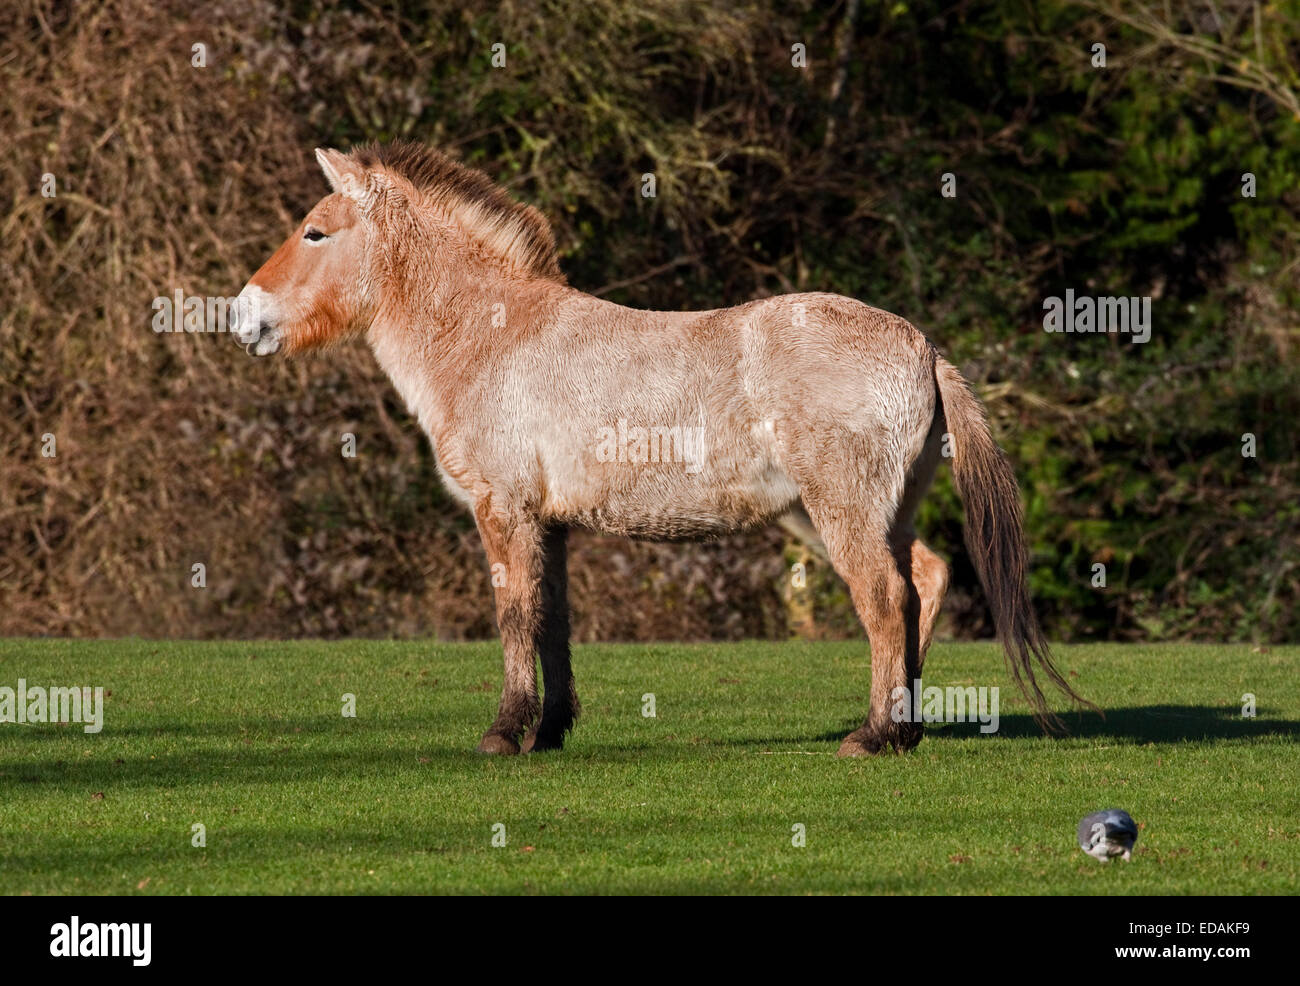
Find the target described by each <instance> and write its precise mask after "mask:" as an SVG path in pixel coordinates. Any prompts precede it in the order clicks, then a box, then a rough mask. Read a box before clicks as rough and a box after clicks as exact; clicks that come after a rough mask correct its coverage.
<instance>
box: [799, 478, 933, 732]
mask: <svg viewBox="0 0 1300 986" xmlns="http://www.w3.org/2000/svg"><path fill="white" fill-rule="evenodd" d="M859 461H861V460H859ZM900 472H901V470H900ZM863 478H864V479H866V480H868V481H867V482H866V483H853V482H846V483H845V484H843V487H842V488H841V487H840V484H838V483H833V484H830V485H827V484H826V483H825V481H824V480H823V483H821V484H819V485H818V486H817V487H816V488H813V489H806V490H805V491H804V505H805V506H806V507H807V508H808V513H809V516H810V517H812V520H813V523H815V524H816V525H817V530H818V531H819V532H820V533H821V536H822V540H823V541H825V542H826V550H827V552H828V553H829V554H830V558H831V564H832V565H833V566H834V567H835V571H837V572H838V573H839V574H840V577H841V578H843V579H844V581H845V582H846V583H848V586H849V592H850V594H851V595H852V597H853V605H854V607H855V608H856V609H857V612H858V618H859V619H860V620H861V621H862V625H863V626H864V627H865V628H866V631H867V637H868V639H869V640H870V641H871V710H870V712H869V713H868V715H867V719H866V721H865V722H864V723H863V724H862V726H861V727H860V728H859V729H856V730H854V731H853V732H852V733H850V734H849V735H848V736H847V737H846V738H845V740H844V743H843V744H842V745H841V746H840V755H841V756H861V755H863V754H868V753H878V752H880V751H881V750H883V749H886V748H889V747H892V748H893V749H895V750H899V751H903V750H910V749H912V747H914V746H916V744H917V743H919V742H920V741H921V735H922V727H921V724H920V723H912V722H895V721H894V718H893V717H892V716H891V715H890V711H891V709H892V708H893V707H894V705H895V703H896V699H895V698H894V697H893V696H894V693H895V689H898V688H908V689H910V688H911V686H912V680H913V678H914V677H915V676H916V674H917V673H918V672H919V662H918V647H919V634H918V621H917V612H918V609H919V605H918V602H917V593H916V592H915V590H914V589H913V587H912V583H911V578H910V575H911V573H910V571H908V573H907V574H906V575H904V570H903V569H902V568H901V566H900V565H899V559H898V557H897V556H896V552H895V548H896V544H895V541H894V538H893V536H892V534H893V530H894V521H895V517H894V515H895V514H896V512H897V509H898V506H897V505H898V502H899V500H901V494H902V490H901V486H902V477H901V475H900V476H899V477H897V480H896V481H895V482H894V483H890V482H889V481H888V479H887V478H886V477H885V476H884V475H881V476H879V477H877V478H872V477H863ZM863 489H869V490H875V491H879V492H878V495H873V496H872V497H870V498H869V502H861V501H862V500H863V499H865V498H862V497H861V496H860V494H861V491H862V490H863ZM854 493H858V494H859V496H858V497H854V496H853V494H854ZM909 617H910V618H909ZM906 706H907V707H908V708H909V709H910V707H911V703H910V702H908V703H906Z"/></svg>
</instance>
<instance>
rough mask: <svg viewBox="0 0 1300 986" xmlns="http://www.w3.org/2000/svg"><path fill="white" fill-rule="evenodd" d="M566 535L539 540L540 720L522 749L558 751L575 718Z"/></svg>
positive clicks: (557, 532)
mask: <svg viewBox="0 0 1300 986" xmlns="http://www.w3.org/2000/svg"><path fill="white" fill-rule="evenodd" d="M567 541H568V531H567V530H565V529H564V528H556V529H552V530H548V531H547V532H546V534H545V536H544V537H543V539H542V554H543V564H542V617H541V622H540V625H539V627H538V634H537V649H538V652H539V653H540V654H541V657H542V682H543V685H544V688H545V692H544V696H543V699H542V718H541V720H540V721H539V722H538V723H537V725H536V726H534V727H533V729H532V731H531V732H530V733H529V734H528V736H527V737H526V738H525V739H524V744H523V749H524V751H525V752H528V751H530V750H537V751H541V750H558V749H560V748H561V747H562V746H563V745H564V734H565V733H566V732H568V731H569V730H570V729H571V728H572V727H573V721H574V719H576V718H577V716H578V693H577V690H576V688H575V687H574V683H573V670H572V668H571V666H570V663H569V598H568V551H567Z"/></svg>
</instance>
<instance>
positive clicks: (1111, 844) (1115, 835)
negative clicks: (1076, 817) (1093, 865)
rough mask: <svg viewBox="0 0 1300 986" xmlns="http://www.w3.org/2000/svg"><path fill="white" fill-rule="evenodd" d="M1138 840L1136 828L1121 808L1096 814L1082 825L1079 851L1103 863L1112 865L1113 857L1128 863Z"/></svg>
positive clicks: (1080, 826) (1080, 827) (1087, 818)
mask: <svg viewBox="0 0 1300 986" xmlns="http://www.w3.org/2000/svg"><path fill="white" fill-rule="evenodd" d="M1137 837H1138V828H1137V825H1136V824H1135V823H1134V821H1133V819H1132V817H1131V816H1130V815H1129V813H1128V812H1126V811H1121V810H1120V809H1119V808H1107V809H1106V810H1105V811H1097V812H1093V813H1092V814H1091V815H1089V816H1087V817H1086V818H1085V819H1083V821H1081V822H1080V823H1079V848H1080V849H1082V850H1083V851H1084V852H1086V853H1087V854H1088V855H1089V856H1091V857H1093V858H1094V859H1099V860H1101V861H1102V862H1103V863H1109V862H1110V859H1111V857H1112V856H1118V857H1120V858H1121V859H1122V860H1124V862H1126V863H1127V862H1128V861H1129V858H1130V857H1131V856H1132V853H1133V843H1135V842H1137Z"/></svg>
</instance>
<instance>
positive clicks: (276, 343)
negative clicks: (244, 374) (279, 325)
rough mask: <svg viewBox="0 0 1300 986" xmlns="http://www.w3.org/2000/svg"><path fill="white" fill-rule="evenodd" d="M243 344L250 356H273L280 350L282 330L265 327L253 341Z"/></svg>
mask: <svg viewBox="0 0 1300 986" xmlns="http://www.w3.org/2000/svg"><path fill="white" fill-rule="evenodd" d="M241 345H243V347H244V352H246V353H247V354H248V355H249V356H271V355H273V354H274V353H277V352H279V350H280V330H279V329H274V328H265V329H263V331H262V332H260V333H258V337H257V338H256V339H254V340H253V341H252V342H246V343H242V344H241Z"/></svg>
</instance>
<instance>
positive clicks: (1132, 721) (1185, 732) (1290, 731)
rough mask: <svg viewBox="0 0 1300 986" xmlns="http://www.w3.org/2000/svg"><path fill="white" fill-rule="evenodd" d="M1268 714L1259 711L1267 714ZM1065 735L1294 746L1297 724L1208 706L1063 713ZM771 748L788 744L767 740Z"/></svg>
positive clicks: (974, 726) (974, 731)
mask: <svg viewBox="0 0 1300 986" xmlns="http://www.w3.org/2000/svg"><path fill="white" fill-rule="evenodd" d="M1265 711H1267V710H1261V712H1265ZM1061 721H1062V722H1064V723H1065V728H1066V730H1067V732H1066V734H1065V735H1064V736H1062V737H1060V738H1061V739H1067V740H1068V739H1093V738H1106V739H1114V740H1119V741H1122V742H1128V743H1178V742H1185V741H1201V742H1204V741H1216V740H1241V739H1250V738H1252V737H1255V736H1281V737H1285V738H1286V739H1288V740H1290V741H1291V742H1295V741H1296V738H1297V737H1298V736H1300V722H1296V721H1293V720H1288V719H1277V718H1265V717H1264V716H1263V715H1260V716H1257V717H1255V718H1253V719H1247V718H1244V717H1243V716H1242V715H1241V712H1240V711H1239V710H1238V709H1236V708H1226V707H1217V708H1216V707H1214V706H1208V705H1140V706H1134V707H1131V708H1124V709H1107V710H1106V717H1105V718H1104V719H1103V718H1102V717H1101V716H1099V715H1097V713H1095V712H1084V713H1078V714H1076V713H1064V714H1062V715H1061ZM859 725H861V723H857V722H851V723H847V724H846V727H845V728H844V729H843V730H842V731H841V730H835V731H834V732H829V733H823V734H821V735H819V736H804V737H792V738H790V739H789V740H788V742H796V743H797V742H809V741H817V742H827V743H829V742H838V741H839V740H842V739H843V738H844V736H845V735H846V734H847V733H848V732H850V731H852V730H853V729H856V728H857V727H858V726H859ZM925 735H926V738H927V739H937V740H944V739H970V738H972V737H979V738H984V737H987V736H997V737H1000V738H1002V739H1037V738H1039V737H1041V736H1043V735H1044V733H1043V731H1042V729H1040V728H1039V726H1038V723H1036V722H1035V721H1034V718H1033V716H1030V715H1025V714H1014V715H1005V716H999V717H998V729H997V732H996V733H991V734H987V733H981V732H980V724H979V723H978V722H959V723H927V724H926V729H925ZM769 742H787V741H778V740H775V739H773V740H769Z"/></svg>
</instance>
